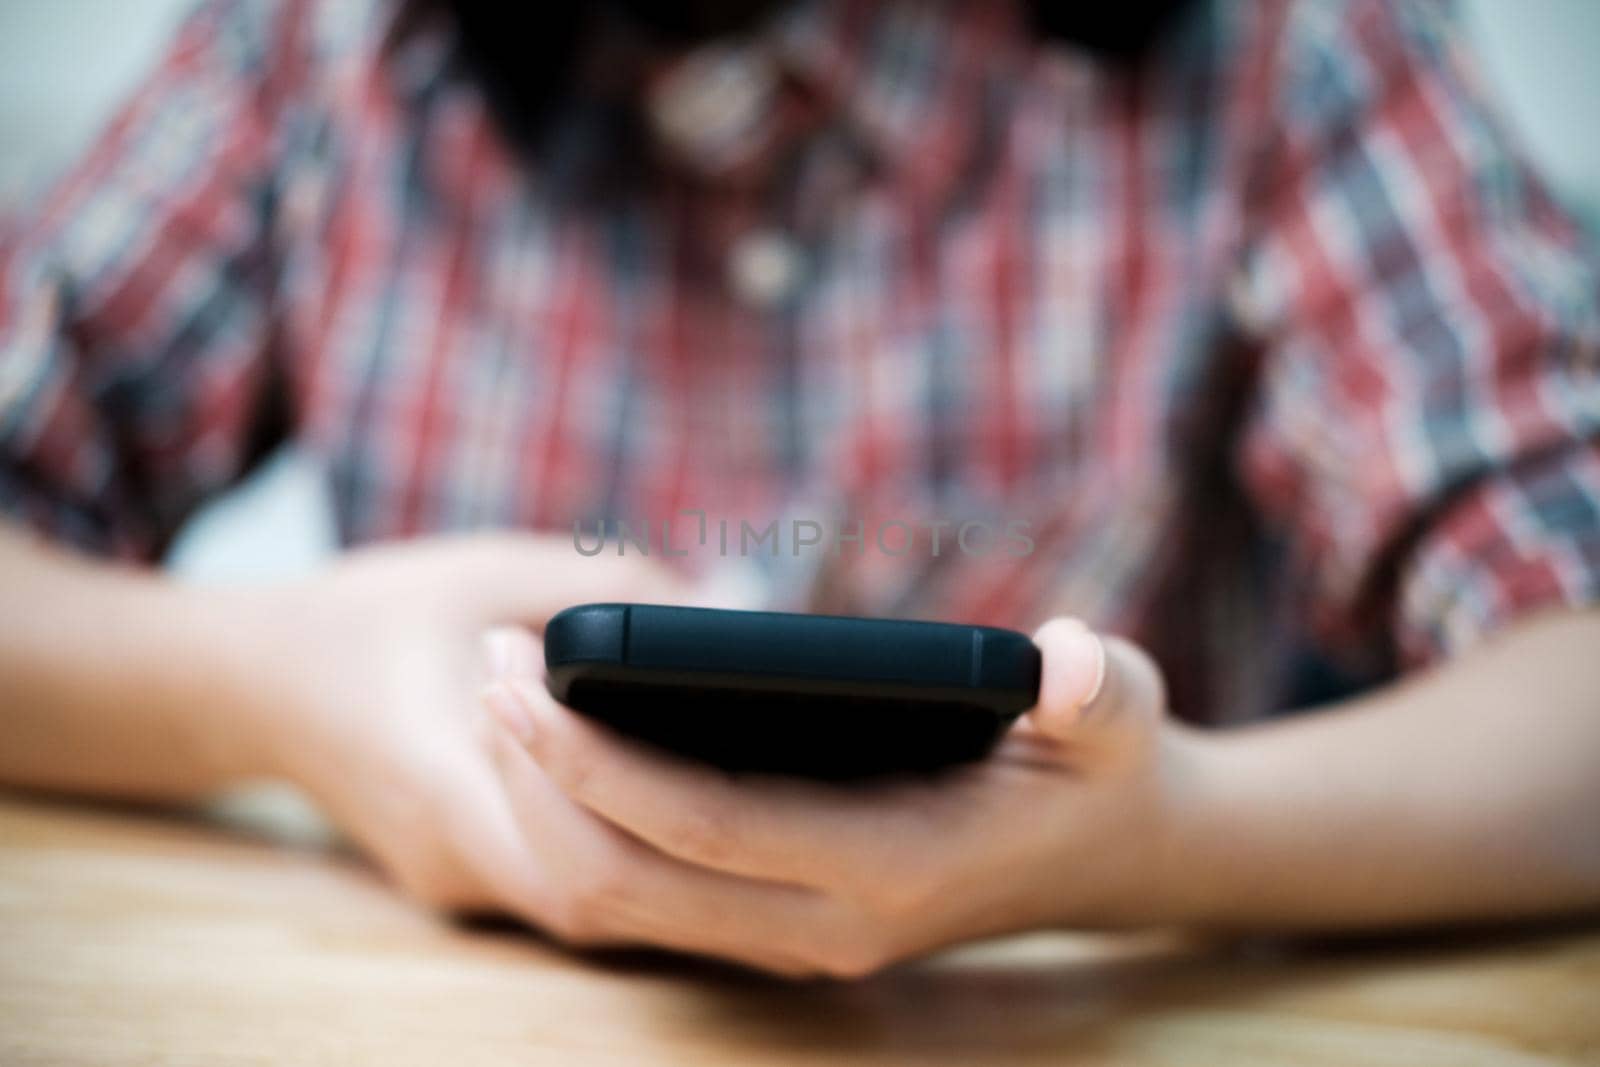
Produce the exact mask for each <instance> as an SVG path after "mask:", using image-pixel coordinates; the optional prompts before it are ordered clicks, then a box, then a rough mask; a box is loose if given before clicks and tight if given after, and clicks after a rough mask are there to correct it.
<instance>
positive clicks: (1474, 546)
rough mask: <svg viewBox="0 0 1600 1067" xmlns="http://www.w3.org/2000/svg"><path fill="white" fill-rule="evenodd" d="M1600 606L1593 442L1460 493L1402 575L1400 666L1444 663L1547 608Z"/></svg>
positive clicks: (1598, 484)
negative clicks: (1445, 660) (1490, 636)
mask: <svg viewBox="0 0 1600 1067" xmlns="http://www.w3.org/2000/svg"><path fill="white" fill-rule="evenodd" d="M1596 603H1600V441H1591V442H1584V443H1581V444H1578V445H1576V446H1574V447H1571V448H1567V449H1563V450H1560V451H1558V452H1554V453H1551V454H1549V455H1547V456H1541V457H1538V458H1536V459H1534V460H1531V461H1528V462H1526V463H1524V464H1521V465H1519V466H1518V468H1517V469H1516V470H1515V471H1502V472H1499V473H1496V474H1494V475H1492V476H1490V477H1489V478H1487V479H1486V480H1484V481H1482V482H1479V483H1478V484H1476V485H1475V486H1473V487H1471V488H1470V489H1468V490H1466V491H1465V493H1464V495H1463V496H1462V497H1461V498H1459V499H1457V500H1455V501H1453V502H1452V504H1451V506H1450V507H1449V509H1448V510H1446V511H1445V512H1444V513H1443V515H1442V516H1441V518H1440V519H1439V520H1438V521H1436V522H1435V523H1434V524H1433V525H1432V526H1431V527H1430V528H1429V530H1428V532H1427V534H1426V535H1425V537H1424V539H1423V541H1422V543H1421V544H1420V545H1419V546H1418V548H1417V550H1416V552H1415V554H1414V555H1413V556H1412V559H1411V563H1410V565H1409V566H1408V567H1407V568H1406V569H1405V571H1404V572H1403V573H1402V575H1401V581H1400V589H1399V615H1400V618H1399V620H1398V639H1399V652H1400V656H1401V661H1402V664H1403V665H1405V666H1407V667H1418V666H1424V665H1427V664H1429V663H1433V662H1437V661H1440V660H1444V659H1449V658H1451V657H1453V656H1455V655H1457V654H1459V653H1461V652H1463V651H1465V650H1467V649H1469V648H1471V647H1473V646H1474V645H1476V644H1478V643H1479V642H1481V641H1482V640H1483V639H1484V638H1486V637H1488V636H1489V635H1491V634H1492V633H1494V632H1496V631H1497V630H1500V629H1502V628H1504V627H1505V626H1506V625H1508V624H1509V623H1511V622H1513V621H1515V620H1517V619H1519V618H1523V617H1525V616H1527V615H1530V614H1532V613H1534V612H1537V611H1541V610H1544V609H1548V608H1558V607H1571V608H1577V607H1586V606H1589V605H1593V604H1596Z"/></svg>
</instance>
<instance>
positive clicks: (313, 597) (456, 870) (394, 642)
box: [246, 534, 685, 923]
mask: <svg viewBox="0 0 1600 1067" xmlns="http://www.w3.org/2000/svg"><path fill="white" fill-rule="evenodd" d="M684 594H685V590H684V588H683V586H682V585H681V584H680V583H679V582H678V581H677V580H676V579H675V578H674V576H673V575H672V573H671V572H670V571H668V570H666V569H665V568H663V567H661V566H660V565H659V564H656V563H654V562H653V561H650V560H646V559H641V558H639V557H626V556H625V557H621V558H617V557H608V556H601V557H596V558H593V559H580V558H577V557H576V556H575V555H574V554H573V551H572V548H571V545H570V544H569V543H567V542H566V541H565V539H563V538H559V537H548V536H546V537H540V536H522V535H511V534H495V535H474V536H469V537H460V538H453V539H444V540H438V541H432V542H413V543H409V544H404V545H395V546H387V547H381V548H375V549H367V550H363V551H360V552H356V553H353V554H352V555H350V556H349V557H346V559H345V560H343V561H341V562H339V563H338V564H336V565H335V566H334V567H333V568H331V569H330V570H329V571H328V572H327V573H326V574H324V575H323V576H321V577H318V578H315V579H313V580H311V581H309V582H307V583H305V584H303V585H301V586H299V587H296V588H292V589H289V590H282V591H272V592H268V593H264V594H262V599H261V600H260V601H259V603H258V607H259V608H260V610H259V611H258V612H257V615H256V618H257V619H258V620H259V626H258V631H259V633H260V634H261V635H262V636H261V639H260V640H252V641H251V642H250V644H251V646H252V647H253V648H254V649H255V650H256V651H255V652H254V654H253V659H252V663H251V670H250V674H251V677H250V678H248V679H246V682H247V684H248V686H249V687H250V688H251V690H252V691H253V693H254V697H253V701H254V706H255V708H256V711H255V713H254V715H253V716H252V718H253V719H254V721H259V722H261V723H264V724H265V726H264V727H263V729H264V731H265V736H266V738H267V740H266V741H265V742H264V744H265V746H266V747H267V748H269V749H270V750H271V758H270V759H269V760H268V761H267V763H268V765H269V766H270V767H272V768H273V769H275V770H277V771H279V772H281V773H282V774H284V775H286V776H287V777H289V778H291V779H293V780H294V781H296V782H298V783H299V784H300V785H301V786H302V787H303V788H305V789H306V790H307V791H308V792H309V793H310V794H311V795H312V796H313V797H314V799H315V800H316V801H317V802H318V803H319V804H320V805H321V806H322V807H323V808H324V810H326V811H327V812H328V814H329V815H330V817H331V818H332V819H333V820H334V821H335V822H336V823H337V824H338V825H339V826H340V827H341V828H342V829H344V830H345V831H346V832H348V833H349V834H350V835H351V836H352V837H353V838H354V839H355V841H356V842H357V843H358V844H359V845H360V846H361V847H362V848H363V849H364V850H366V851H367V852H369V853H370V854H371V855H372V856H373V857H375V858H376V860H377V862H378V863H379V864H380V865H381V866H382V867H383V868H384V869H385V870H386V871H387V872H388V873H389V874H390V875H392V876H393V877H394V878H395V880H396V881H398V883H399V884H400V885H401V887H402V888H403V889H404V890H406V891H407V892H408V893H409V894H411V895H412V896H414V897H416V898H418V899H420V900H423V901H425V902H427V903H429V904H431V905H434V906H437V907H441V908H448V909H453V910H492V911H496V912H511V913H514V914H517V915H520V916H522V917H523V918H525V919H527V920H529V921H532V922H535V923H543V922H544V921H545V918H546V915H545V912H544V911H543V910H542V902H543V900H544V899H545V894H544V890H543V886H544V884H545V883H546V881H547V877H546V871H545V869H544V865H546V864H548V863H553V862H555V861H556V860H555V857H553V856H552V855H550V854H549V852H548V850H547V849H548V843H549V842H550V841H553V840H557V839H558V838H559V833H560V831H559V828H557V827H546V826H543V825H539V823H540V820H541V819H543V818H553V816H550V815H549V814H548V812H546V811H539V812H524V813H517V812H514V811H513V807H512V802H511V800H510V798H509V797H508V796H507V794H506V791H505V789H504V788H502V786H501V782H500V777H499V775H498V774H497V773H496V770H495V766H494V762H493V751H494V748H495V746H496V744H497V743H501V742H502V741H503V735H502V734H501V732H500V731H498V730H494V729H491V728H488V727H489V724H488V723H487V721H486V718H485V716H484V714H483V711H482V705H481V704H480V703H479V701H478V700H477V699H476V694H477V693H478V691H479V690H480V689H481V688H482V686H483V684H484V682H485V681H486V680H487V678H488V674H489V672H488V670H487V667H486V665H485V660H484V654H483V645H482V640H483V635H484V633H485V631H486V630H488V629H489V628H490V627H493V626H496V625H498V624H516V625H517V626H519V627H532V628H535V629H537V628H540V627H542V626H543V624H544V623H545V621H546V620H547V619H548V618H549V617H550V616H551V615H553V614H554V613H555V612H557V611H559V610H560V609H561V608H564V607H566V606H568V605H570V604H574V603H579V602H583V601H591V600H621V599H627V600H643V601H656V602H663V603H672V602H681V601H682V600H684V599H685V595H684ZM251 636H252V637H255V636H256V635H255V634H252V635H251ZM500 651H501V652H502V658H505V657H507V656H509V657H513V658H514V657H515V656H516V655H519V654H524V653H526V649H525V648H523V649H520V650H519V646H516V645H515V644H511V645H507V644H505V642H504V641H502V643H501V645H500ZM502 668H503V669H511V670H520V671H533V670H535V669H542V668H540V667H539V665H536V664H533V663H522V664H518V663H516V662H514V661H513V662H506V663H502ZM546 807H549V806H546Z"/></svg>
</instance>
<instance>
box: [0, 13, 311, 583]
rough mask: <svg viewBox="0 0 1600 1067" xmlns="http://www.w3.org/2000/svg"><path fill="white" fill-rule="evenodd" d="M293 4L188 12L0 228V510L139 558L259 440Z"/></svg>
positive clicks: (296, 53)
mask: <svg viewBox="0 0 1600 1067" xmlns="http://www.w3.org/2000/svg"><path fill="white" fill-rule="evenodd" d="M301 6H302V5H300V4H296V3H287V4H281V5H273V4H267V3H261V2H255V0H218V2H210V3H207V4H205V5H204V6H202V7H200V8H198V9H197V10H196V11H195V13H194V14H193V15H192V16H191V17H189V19H188V20H187V21H186V22H185V23H184V24H183V26H182V28H181V30H180V31H179V32H178V34H177V36H176V38H175V39H174V42H173V44H172V45H171V47H170V49H169V50H168V52H167V54H166V56H165V58H164V59H163V60H162V61H161V63H160V64H159V66H158V67H157V68H156V70H155V71H154V73H153V74H152V75H151V76H150V77H149V78H148V79H147V80H146V82H145V83H144V85H143V86H142V87H141V88H140V89H139V90H138V92H137V93H135V94H134V96H133V97H132V98H131V99H130V101H129V102H128V103H127V105H126V106H125V107H124V108H123V109H122V110H121V112H120V113H119V114H118V115H117V117H116V118H115V119H114V120H113V121H112V122H111V124H110V125H109V126H108V127H107V128H106V129H105V131H104V132H103V134H102V135H101V136H100V138H99V140H98V142H97V143H96V144H95V145H94V146H93V147H92V148H91V150H90V151H89V152H88V153H87V155H86V156H85V157H83V159H82V161H81V162H80V163H79V164H78V165H77V166H76V167H75V168H74V169H73V170H71V171H70V172H69V173H68V174H67V175H66V176H65V177H64V179H63V180H62V181H61V182H60V183H59V184H58V185H57V186H56V187H55V189H54V190H53V191H52V192H51V193H50V194H49V195H48V196H47V197H46V198H45V199H44V200H43V201H42V202H41V204H40V205H39V207H38V209H37V210H36V211H35V212H34V213H32V214H31V215H30V216H29V217H28V218H26V219H18V220H14V221H11V222H9V223H6V224H4V225H0V516H4V517H5V518H6V519H9V520H10V521H13V522H19V523H22V524H24V525H26V526H30V527H32V528H34V529H35V530H37V531H39V532H41V533H43V534H44V535H45V536H48V537H51V538H53V539H57V540H61V541H66V542H70V543H73V544H75V545H77V546H79V547H81V548H84V549H86V550H90V551H94V552H98V553H104V554H112V555H117V556H122V557H126V558H135V559H145V560H148V559H151V558H154V557H156V556H158V555H159V554H160V553H161V552H162V551H163V550H164V548H165V546H166V544H167V543H168V542H169V541H170V539H171V537H172V535H173V534H174V533H175V532H176V530H177V527H178V525H179V524H180V523H181V522H182V520H183V519H184V517H185V516H186V515H187V514H189V513H190V512H191V511H192V510H193V509H194V508H195V507H196V506H197V504H198V503H199V502H200V501H201V500H202V499H203V498H204V497H205V496H206V495H207V494H210V493H213V492H215V491H217V490H219V489H221V488H223V487H225V486H226V485H228V484H229V483H231V482H233V481H235V480H237V479H238V478H239V477H240V476H241V475H242V474H243V473H244V471H245V469H246V468H247V467H248V466H249V465H250V463H251V462H252V461H253V459H254V458H255V457H256V456H258V455H259V454H260V453H261V452H262V451H263V450H264V449H265V447H267V445H268V444H270V441H269V440H267V439H266V437H265V435H266V434H267V432H268V427H269V424H270V423H271V422H272V421H273V420H271V419H270V418H268V417H267V416H268V412H267V410H266V408H267V399H268V396H269V392H270V391H269V389H268V385H269V383H270V381H271V379H272V371H271V364H272V360H271V353H272V348H273V338H274V336H275V317H274V310H273V293H274V287H275V284H276V278H277V257H276V256H275V255H274V253H273V249H272V244H273V240H272V229H273V223H274V219H275V216H276V213H277V204H278V200H279V177H280V167H281V165H282V158H283V155H284V142H285V138H286V136H287V134H286V130H287V128H288V126H289V124H290V120H291V117H292V112H293V104H294V101H295V99H296V96H297V92H298V89H299V86H300V83H301V82H302V81H303V80H304V72H303V69H302V61H301V56H302V53H301V51H300V49H299V48H298V47H297V45H296V38H297V35H298V33H299V32H300V31H299V25H300V23H301V22H303V21H304V20H303V19H301V18H300V17H299V14H298V9H299V8H300V7H301Z"/></svg>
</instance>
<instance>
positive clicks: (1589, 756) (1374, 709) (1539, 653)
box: [1171, 611, 1600, 927]
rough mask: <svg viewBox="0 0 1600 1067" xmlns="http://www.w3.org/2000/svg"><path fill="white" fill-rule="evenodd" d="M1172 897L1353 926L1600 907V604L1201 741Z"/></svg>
mask: <svg viewBox="0 0 1600 1067" xmlns="http://www.w3.org/2000/svg"><path fill="white" fill-rule="evenodd" d="M1183 743H1184V744H1190V745H1193V746H1194V750H1195V751H1194V755H1195V756H1196V758H1195V759H1193V760H1190V761H1187V763H1188V764H1190V765H1192V766H1193V767H1195V768H1196V770H1195V772H1194V775H1193V778H1192V780H1191V781H1190V782H1189V783H1188V784H1187V785H1186V786H1185V788H1184V789H1183V790H1182V793H1183V795H1184V797H1185V798H1186V799H1185V801H1184V803H1185V806H1186V807H1187V809H1188V810H1186V811H1183V812H1181V813H1180V814H1179V816H1178V824H1179V827H1180V829H1179V832H1178V834H1177V835H1176V837H1175V842H1176V844H1175V848H1174V850H1173V865H1174V870H1173V872H1172V874H1171V878H1172V879H1173V880H1174V882H1175V883H1176V884H1178V885H1181V886H1183V887H1184V888H1183V890H1182V891H1181V893H1180V894H1179V899H1177V900H1176V901H1175V902H1174V904H1173V908H1174V910H1175V911H1177V912H1178V913H1180V914H1181V915H1182V916H1183V917H1185V918H1190V919H1194V920H1196V921H1198V922H1201V923H1205V924H1213V925H1222V926H1295V927H1342V926H1378V925H1388V924H1402V923H1409V922H1426V921H1449V920H1458V919H1475V918H1494V917H1509V916H1527V915H1534V914H1542V913H1555V912H1560V911H1571V910H1576V909H1583V908H1588V907H1597V906H1600V814H1597V813H1600V613H1596V612H1592V611H1591V612H1588V613H1581V614H1580V613H1571V614H1563V615H1553V616H1546V617H1543V618H1540V619H1536V620H1532V621H1530V622H1528V623H1526V624H1524V625H1522V626H1519V627H1516V628H1514V629H1513V630H1511V631H1510V632H1508V633H1506V634H1505V635H1503V637H1501V638H1500V639H1499V640H1496V641H1494V642H1491V643H1490V644H1488V645H1486V646H1485V647H1484V648H1482V649H1480V650H1478V651H1476V652H1474V653H1472V654H1471V655H1469V656H1466V657H1463V658H1462V659H1461V660H1460V661H1459V662H1457V663H1454V664H1451V665H1449V666H1447V667H1445V668H1443V669H1441V670H1438V671H1436V672H1433V673H1431V674H1429V675H1427V676H1425V677H1420V678H1417V679H1415V680H1412V681H1408V682H1405V683H1403V684H1399V685H1395V686H1393V687H1391V688H1389V689H1387V690H1385V691H1383V692H1380V693H1377V694H1375V695H1373V696H1371V697H1369V698H1364V699H1361V700H1359V701H1356V702H1352V703H1350V704H1348V705H1346V706H1342V707H1339V708H1336V709H1331V710H1329V711H1326V712H1319V713H1313V714H1309V715H1306V716H1304V717H1299V718H1290V719H1286V720H1282V721H1277V722H1272V723H1267V724H1263V725H1260V726H1255V727H1249V728H1244V729H1239V730H1235V731H1229V732H1226V733H1223V734H1217V735H1210V736H1199V737H1192V738H1190V739H1188V740H1186V741H1184V742H1183Z"/></svg>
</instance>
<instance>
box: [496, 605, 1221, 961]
mask: <svg viewBox="0 0 1600 1067" xmlns="http://www.w3.org/2000/svg"><path fill="white" fill-rule="evenodd" d="M1035 640H1036V641H1037V643H1038V644H1039V646H1040V648H1041V650H1042V651H1043V655H1044V671H1043V679H1042V685H1041V689H1040V699H1039V704H1038V706H1037V707H1035V708H1034V709H1032V711H1031V712H1029V713H1028V715H1026V716H1025V717H1024V718H1023V719H1022V720H1020V721H1019V722H1018V724H1017V725H1016V726H1015V727H1014V728H1013V729H1012V730H1011V731H1010V733H1009V734H1008V736H1007V737H1006V738H1004V740H1003V742H1002V744H1001V745H1000V747H999V748H998V750H997V751H996V752H994V753H993V754H992V755H991V756H990V758H988V759H987V760H985V761H983V762H981V763H979V764H975V765H972V766H969V767H965V768H961V769H958V770H955V771H952V772H950V773H948V774H946V775H944V776H941V777H939V778H936V779H932V780H907V781H898V782H892V783H879V784H867V785H858V786H843V787H841V786H838V785H826V784H817V783H810V782H804V781H797V780H785V779H779V778H764V777H758V776H750V777H742V776H734V775H728V774H725V773H721V772H719V771H716V770H714V769H709V768H706V767H703V766H699V765H695V764H691V763H688V762H686V761H683V760H679V759H676V758H674V757H671V756H669V755H666V754H661V753H659V752H656V751H654V750H649V749H646V748H644V747H642V746H640V745H637V744H635V743H632V742H630V741H628V740H626V739H624V738H622V737H620V736H618V735H616V734H614V733H612V732H610V731H608V730H606V729H604V728H603V727H600V726H598V725H595V724H593V723H591V722H589V721H587V720H585V719H583V718H581V717H579V716H577V715H576V714H574V713H572V712H571V711H570V710H568V709H566V708H563V707H562V706H560V705H559V704H557V703H556V702H555V701H554V700H553V698H551V697H550V696H549V694H548V692H547V691H546V690H545V688H544V687H543V685H541V684H540V683H539V682H538V681H537V680H536V679H535V678H533V677H529V676H521V677H508V678H505V679H502V680H501V681H499V682H497V683H496V684H495V685H494V686H492V687H491V688H490V689H489V690H488V691H487V692H486V701H487V702H488V704H489V705H490V706H491V707H492V708H493V710H494V711H495V714H496V716H497V718H498V719H499V720H500V721H501V723H502V724H503V726H504V727H505V729H506V732H507V734H508V735H509V737H508V739H510V738H514V739H515V741H516V742H517V745H518V746H519V747H517V748H511V747H510V746H507V748H506V749H503V750H501V759H500V768H501V771H502V774H503V775H504V776H505V780H506V786H507V789H508V791H509V792H510V793H511V794H512V796H513V797H514V798H517V799H516V802H515V803H514V807H515V808H516V809H517V810H519V811H522V812H535V811H543V812H549V811H550V810H552V809H553V808H554V807H556V806H557V805H556V801H557V800H566V801H568V809H569V810H568V811H566V812H565V813H564V814H563V815H562V817H561V820H560V822H561V831H562V833H563V835H565V836H564V839H563V843H562V846H561V854H562V857H563V860H564V862H563V865H562V866H561V867H560V868H559V869H553V870H551V871H550V872H549V874H550V876H551V877H552V878H553V879H554V883H553V884H551V885H549V886H547V892H549V893H552V894H553V897H552V898H551V899H552V901H553V907H552V908H551V909H550V912H549V914H550V916H551V917H552V918H553V919H554V920H555V922H556V924H557V925H556V927H555V929H556V932H557V933H559V934H561V935H563V936H565V937H567V938H568V939H569V940H573V941H576V942H578V943H583V944H594V943H606V944H610V943H642V944H652V945H660V946H666V947H672V948H679V949H686V950H689V951H694V952H700V953H705V954H710V955H715V956H721V957H725V958H729V959H733V960H737V961H740V962H743V963H747V964H751V965H754V966H757V967H760V968H763V969H766V970H770V971H774V972H778V973H782V974H788V975H808V974H818V973H821V974H828V975H834V976H855V975H862V974H866V973H868V972H871V971H874V970H876V969H878V968H881V967H883V966H886V965H888V964H890V963H892V962H894V961H896V960H900V959H903V958H906V957H910V956H914V955H917V954H920V953H924V952H927V951H930V950H932V949H935V948H938V947H940V946H943V945H948V944H952V943H956V942H960V941H965V940H969V939H973V938H978V937H983V936H987V935H993V934H999V933H1004V932H1009V931H1016V930H1022V929H1028V928H1033V927H1038V926H1046V925H1057V924H1071V925H1078V926H1083V925H1102V926H1103V925H1120V924H1126V923H1135V922H1143V921H1150V920H1152V919H1154V918H1157V917H1158V916H1160V915H1161V914H1162V909H1163V908H1164V907H1165V904H1164V902H1163V901H1162V900H1161V899H1159V898H1160V894H1161V892H1162V886H1163V885H1164V884H1166V883H1167V882H1168V879H1167V877H1166V874H1167V871H1166V868H1167V865H1168V851H1169V844H1170V840H1171V833H1172V827H1173V824H1174V819H1173V817H1172V816H1173V812H1174V810H1175V808H1176V807H1177V806H1178V805H1179V803H1180V800H1179V798H1178V797H1177V796H1176V793H1177V790H1178V787H1179V786H1180V785H1181V784H1182V783H1183V781H1184V780H1185V771H1184V767H1183V763H1184V761H1185V760H1187V759H1189V758H1190V755H1189V751H1188V746H1187V745H1186V744H1185V743H1184V735H1183V734H1182V733H1180V731H1179V729H1178V728H1177V727H1175V726H1174V725H1172V724H1171V723H1169V722H1168V721H1167V720H1166V717H1165V698H1164V694H1163V687H1162V684H1161V680H1160V676H1159V673H1158V672H1157V670H1156V668H1155V666H1154V665H1153V664H1152V662H1151V661H1150V659H1149V658H1148V657H1147V656H1146V655H1145V654H1144V653H1143V652H1141V651H1140V650H1138V649H1137V648H1135V647H1134V646H1133V645H1131V644H1128V643H1126V642H1123V641H1120V640H1117V639H1114V638H1106V639H1104V640H1102V639H1100V638H1098V637H1097V636H1096V635H1094V634H1093V633H1091V632H1090V631H1089V630H1088V629H1086V628H1085V627H1084V626H1083V625H1082V624H1080V623H1078V622H1076V621H1071V620H1065V619H1058V620H1054V621H1052V622H1050V623H1048V624H1047V625H1045V626H1044V627H1043V628H1042V629H1041V630H1040V631H1039V633H1038V634H1037V635H1036V638H1035ZM546 817H548V816H546ZM534 832H537V828H530V829H529V833H534Z"/></svg>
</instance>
